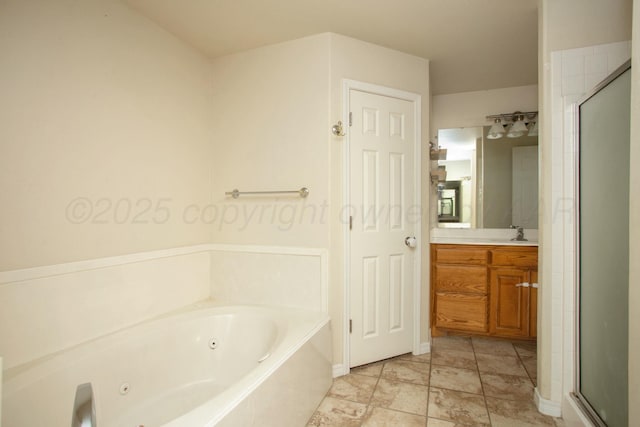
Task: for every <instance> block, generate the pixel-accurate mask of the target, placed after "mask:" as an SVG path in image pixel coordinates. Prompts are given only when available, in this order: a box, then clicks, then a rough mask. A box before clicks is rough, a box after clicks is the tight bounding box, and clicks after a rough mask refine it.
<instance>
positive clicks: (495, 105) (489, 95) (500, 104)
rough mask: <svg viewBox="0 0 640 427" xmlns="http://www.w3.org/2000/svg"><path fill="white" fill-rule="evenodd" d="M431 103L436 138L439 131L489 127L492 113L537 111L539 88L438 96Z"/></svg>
mask: <svg viewBox="0 0 640 427" xmlns="http://www.w3.org/2000/svg"><path fill="white" fill-rule="evenodd" d="M432 102H433V111H432V121H431V125H432V126H431V137H432V138H435V137H436V136H437V135H438V130H439V129H452V128H458V127H473V126H487V125H490V124H491V122H489V121H487V116H488V115H491V114H500V113H513V112H515V111H538V85H529V86H516V87H507V88H502V89H492V90H481V91H474V92H462V93H453V94H449V95H436V96H434V97H433V99H432Z"/></svg>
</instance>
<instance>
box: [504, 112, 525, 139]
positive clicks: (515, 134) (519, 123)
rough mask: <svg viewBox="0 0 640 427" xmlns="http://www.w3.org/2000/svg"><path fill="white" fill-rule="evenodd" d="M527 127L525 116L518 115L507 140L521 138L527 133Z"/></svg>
mask: <svg viewBox="0 0 640 427" xmlns="http://www.w3.org/2000/svg"><path fill="white" fill-rule="evenodd" d="M527 131H528V129H527V126H526V125H525V124H524V116H523V115H522V114H521V115H518V116H516V118H515V121H514V122H513V124H512V125H511V127H510V128H509V132H507V138H519V137H521V136H523V135H524V134H525V133H527Z"/></svg>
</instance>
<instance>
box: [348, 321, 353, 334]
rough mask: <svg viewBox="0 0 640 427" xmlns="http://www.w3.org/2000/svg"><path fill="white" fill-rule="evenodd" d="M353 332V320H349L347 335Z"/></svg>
mask: <svg viewBox="0 0 640 427" xmlns="http://www.w3.org/2000/svg"><path fill="white" fill-rule="evenodd" d="M351 332H353V320H351V319H349V333H351Z"/></svg>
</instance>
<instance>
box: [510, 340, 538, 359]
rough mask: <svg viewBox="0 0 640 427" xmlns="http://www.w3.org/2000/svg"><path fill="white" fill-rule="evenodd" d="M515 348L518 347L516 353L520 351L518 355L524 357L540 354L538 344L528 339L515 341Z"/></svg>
mask: <svg viewBox="0 0 640 427" xmlns="http://www.w3.org/2000/svg"><path fill="white" fill-rule="evenodd" d="M513 348H515V349H516V353H518V356H520V357H523V356H525V357H527V356H531V357H535V356H537V354H538V349H537V346H536V344H535V343H533V342H528V341H523V342H515V343H513Z"/></svg>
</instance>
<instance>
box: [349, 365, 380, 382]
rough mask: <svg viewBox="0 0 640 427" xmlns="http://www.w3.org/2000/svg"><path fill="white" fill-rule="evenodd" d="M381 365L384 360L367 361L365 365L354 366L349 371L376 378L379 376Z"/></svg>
mask: <svg viewBox="0 0 640 427" xmlns="http://www.w3.org/2000/svg"><path fill="white" fill-rule="evenodd" d="M383 366H384V361H381V362H374V363H368V364H366V365H362V366H356V367H355V368H351V373H352V374H358V375H366V376H368V377H376V378H377V377H379V376H380V373H381V372H382V367H383Z"/></svg>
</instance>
